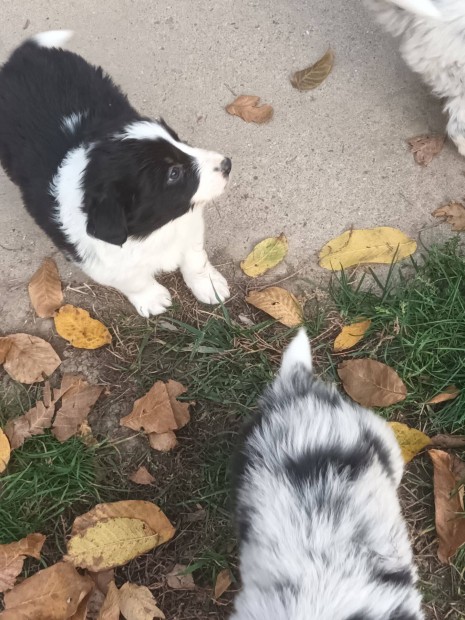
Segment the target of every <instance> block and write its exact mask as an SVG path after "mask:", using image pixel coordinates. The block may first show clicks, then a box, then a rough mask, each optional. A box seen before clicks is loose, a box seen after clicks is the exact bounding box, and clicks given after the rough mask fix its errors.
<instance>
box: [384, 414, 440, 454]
mask: <svg viewBox="0 0 465 620" xmlns="http://www.w3.org/2000/svg"><path fill="white" fill-rule="evenodd" d="M389 426H390V427H391V428H392V430H393V431H394V435H395V436H396V439H397V441H398V443H399V446H400V449H401V451H402V456H403V457H404V461H405V462H406V463H409V462H410V461H411V460H412V459H413V457H414V456H416V455H417V454H418V453H419V452H421V451H422V450H424V448H426V446H429V445H430V444H431V439H430V438H429V437H428V435H425V433H422V432H421V431H418V430H417V429H416V428H410V427H409V426H407V424H402V422H389Z"/></svg>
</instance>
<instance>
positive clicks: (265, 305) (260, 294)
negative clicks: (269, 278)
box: [245, 286, 303, 327]
mask: <svg viewBox="0 0 465 620" xmlns="http://www.w3.org/2000/svg"><path fill="white" fill-rule="evenodd" d="M245 300H246V301H247V303H249V304H251V305H252V306H255V308H258V309H259V310H263V312H266V313H267V314H269V315H270V316H272V317H273V318H274V319H276V320H278V321H279V322H280V323H282V324H283V325H286V326H287V327H297V326H298V325H300V324H301V323H302V321H303V313H302V307H301V305H300V303H299V301H298V300H297V298H296V297H295V296H294V295H293V294H292V293H290V292H289V291H286V290H285V289H283V288H281V287H280V286H270V287H269V288H265V289H263V290H262V291H251V292H250V293H249V294H248V295H247V297H246V298H245Z"/></svg>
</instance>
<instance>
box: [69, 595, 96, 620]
mask: <svg viewBox="0 0 465 620" xmlns="http://www.w3.org/2000/svg"><path fill="white" fill-rule="evenodd" d="M94 592H95V590H93V591H92V590H91V591H90V592H89V594H88V595H87V596H86V597H84V598H83V599H82V601H81V602H80V603H79V606H78V608H77V609H76V612H75V613H74V614H73V615H72V616H70V617H69V620H90V619H89V615H88V611H89V603H90V601H91V598H92V596H93V594H94Z"/></svg>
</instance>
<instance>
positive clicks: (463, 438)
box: [431, 434, 465, 450]
mask: <svg viewBox="0 0 465 620" xmlns="http://www.w3.org/2000/svg"><path fill="white" fill-rule="evenodd" d="M431 445H432V446H434V447H435V448H442V449H443V450H448V449H450V448H465V435H444V434H439V435H434V437H431Z"/></svg>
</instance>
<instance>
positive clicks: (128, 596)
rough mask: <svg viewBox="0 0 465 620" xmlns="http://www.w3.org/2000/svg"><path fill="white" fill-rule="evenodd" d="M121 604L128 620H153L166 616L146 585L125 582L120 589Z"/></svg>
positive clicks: (122, 611)
mask: <svg viewBox="0 0 465 620" xmlns="http://www.w3.org/2000/svg"><path fill="white" fill-rule="evenodd" d="M119 604H120V609H121V613H122V614H123V616H124V617H125V618H126V620H153V618H164V617H165V614H164V613H163V612H162V611H161V609H159V608H158V607H157V604H156V601H155V599H154V598H153V594H152V593H151V592H150V590H149V589H148V588H147V587H146V586H138V585H136V584H135V583H128V582H126V583H123V585H122V586H121V588H120V589H119Z"/></svg>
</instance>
